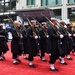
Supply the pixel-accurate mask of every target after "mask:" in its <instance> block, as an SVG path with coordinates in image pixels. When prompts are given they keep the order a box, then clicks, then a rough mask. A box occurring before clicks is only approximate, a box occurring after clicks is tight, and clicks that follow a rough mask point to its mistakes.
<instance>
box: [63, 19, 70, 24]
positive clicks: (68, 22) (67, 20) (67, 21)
mask: <svg viewBox="0 0 75 75" xmlns="http://www.w3.org/2000/svg"><path fill="white" fill-rule="evenodd" d="M62 21H63V22H65V23H66V24H71V23H70V20H69V19H66V20H62Z"/></svg>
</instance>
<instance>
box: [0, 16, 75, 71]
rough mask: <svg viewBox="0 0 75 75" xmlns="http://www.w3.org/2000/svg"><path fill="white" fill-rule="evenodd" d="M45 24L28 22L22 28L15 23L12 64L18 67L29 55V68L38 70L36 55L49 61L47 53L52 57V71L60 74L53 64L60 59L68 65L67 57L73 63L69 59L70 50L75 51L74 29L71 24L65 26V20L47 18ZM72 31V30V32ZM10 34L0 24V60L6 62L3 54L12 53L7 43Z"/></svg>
mask: <svg viewBox="0 0 75 75" xmlns="http://www.w3.org/2000/svg"><path fill="white" fill-rule="evenodd" d="M45 18H46V20H47V21H46V22H42V23H40V22H38V21H37V20H31V21H30V20H29V18H26V19H27V21H28V25H27V24H26V25H22V24H21V23H20V22H18V21H13V20H12V19H10V20H11V21H12V22H13V28H12V31H11V32H12V36H13V38H12V41H11V53H12V59H13V64H19V62H21V60H20V59H19V56H20V55H21V54H24V58H25V59H26V58H27V57H26V54H28V55H29V56H28V58H27V59H28V61H29V66H30V67H32V68H35V65H34V64H33V60H34V56H37V55H38V54H39V55H40V58H41V60H42V61H44V62H46V61H47V60H46V59H45V53H48V54H49V55H50V61H49V63H50V70H51V71H55V72H56V71H58V69H56V68H55V66H54V64H55V62H56V60H57V59H59V60H60V63H61V64H63V65H67V63H66V61H65V60H64V57H65V56H66V58H67V59H68V60H72V58H71V57H70V51H72V50H73V52H74V51H75V30H74V29H75V26H73V25H72V24H71V23H67V24H66V23H65V22H64V21H60V22H59V21H58V19H56V18H51V20H49V19H48V18H47V17H45ZM72 28H73V29H72ZM6 36H7V32H6V30H4V29H3V28H2V25H1V24H0V60H4V59H5V57H4V54H5V53H6V52H7V51H8V50H9V49H8V46H7V44H6V43H7V40H6Z"/></svg>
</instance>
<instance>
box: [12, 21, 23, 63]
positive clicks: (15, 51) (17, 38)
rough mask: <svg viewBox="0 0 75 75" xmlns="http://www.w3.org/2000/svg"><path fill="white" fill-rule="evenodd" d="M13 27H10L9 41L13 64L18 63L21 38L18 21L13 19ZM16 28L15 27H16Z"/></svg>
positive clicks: (20, 52) (20, 51)
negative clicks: (10, 36) (10, 37)
mask: <svg viewBox="0 0 75 75" xmlns="http://www.w3.org/2000/svg"><path fill="white" fill-rule="evenodd" d="M14 24H15V28H13V29H12V37H13V38H12V42H11V52H12V58H13V64H18V63H20V62H21V61H20V59H19V56H20V55H21V54H22V49H21V38H22V37H23V36H22V34H21V31H20V23H19V22H18V21H14ZM16 28H17V29H16Z"/></svg>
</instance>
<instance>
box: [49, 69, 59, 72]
mask: <svg viewBox="0 0 75 75" xmlns="http://www.w3.org/2000/svg"><path fill="white" fill-rule="evenodd" d="M50 70H51V71H54V72H58V69H56V68H55V69H51V68H50Z"/></svg>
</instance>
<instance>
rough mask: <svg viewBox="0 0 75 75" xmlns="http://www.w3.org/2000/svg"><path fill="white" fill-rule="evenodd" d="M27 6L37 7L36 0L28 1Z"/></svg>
mask: <svg viewBox="0 0 75 75" xmlns="http://www.w3.org/2000/svg"><path fill="white" fill-rule="evenodd" d="M27 5H35V0H27Z"/></svg>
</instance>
